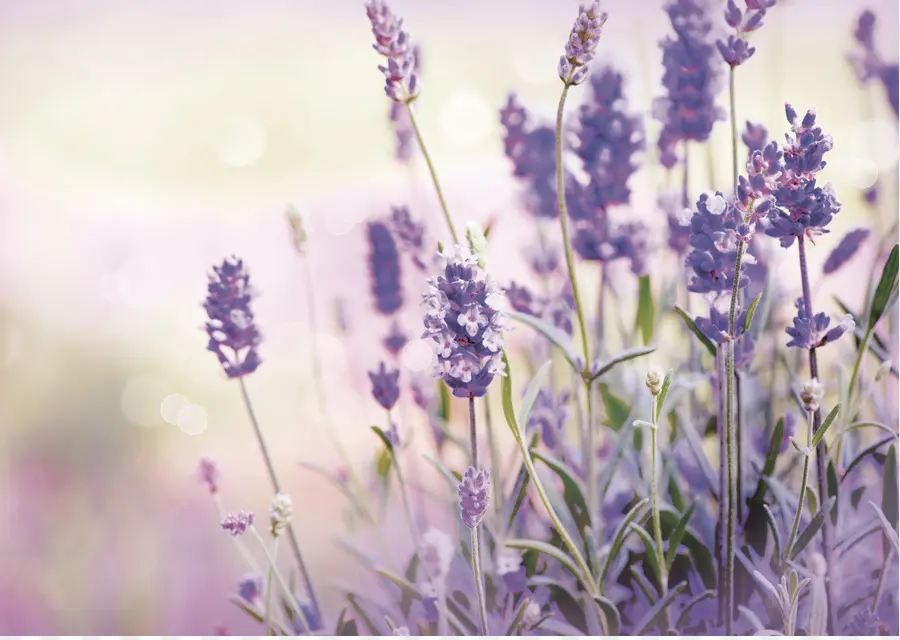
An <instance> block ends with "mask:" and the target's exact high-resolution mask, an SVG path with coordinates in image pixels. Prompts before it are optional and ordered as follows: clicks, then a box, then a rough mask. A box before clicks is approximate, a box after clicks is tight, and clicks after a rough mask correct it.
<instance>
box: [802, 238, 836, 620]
mask: <svg viewBox="0 0 900 640" xmlns="http://www.w3.org/2000/svg"><path fill="white" fill-rule="evenodd" d="M797 248H798V250H799V257H800V280H801V284H802V286H803V309H804V311H805V312H806V317H807V318H812V317H813V312H812V294H811V293H810V289H809V269H808V268H807V265H806V245H805V243H804V239H803V236H801V237H799V238H797ZM809 377H810V378H815V379H817V380H818V379H819V361H818V358H816V350H815V349H810V350H809ZM821 425H822V414H821V411H819V410H818V409H817V410H816V411H815V412H814V413H813V434H815V433H817V432H818V431H819V427H820V426H821ZM827 455H828V451H827V449H826V448H825V439H824V438H822V439H821V440H820V441H819V444H818V446H817V448H816V476H817V480H818V490H819V501H820V502H821V503H822V504H824V503H825V500H827V497H828V476H827V475H826V471H827V470H826V467H825V465H826V464H827V460H828V458H827ZM833 544H834V526H833V525H832V523H831V515H830V514H829V515H828V516H826V518H825V524H824V526H823V527H822V555H824V556H825V564H826V574H825V596H826V597H827V598H828V633H834V630H835V629H837V628H838V626H837V619H836V615H837V611H836V607H835V606H834V598H833V597H832V585H831V582H830V580H829V579H828V574H829V573H831V570H832V567H833V566H834V553H833V549H832V545H833Z"/></svg>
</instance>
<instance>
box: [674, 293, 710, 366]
mask: <svg viewBox="0 0 900 640" xmlns="http://www.w3.org/2000/svg"><path fill="white" fill-rule="evenodd" d="M675 313H677V314H678V315H680V316H681V319H682V320H684V323H685V324H686V325H687V328H688V329H690V330H691V333H693V334H694V335H695V336H697V339H698V340H699V341H700V344H702V345H703V346H704V347H706V350H707V351H709V355H711V356H712V357H714V358H715V357H716V347H715V345H713V343H712V340H710V339H709V338H707V337H706V336H705V335H704V333H703V332H702V331H700V328H699V327H698V326H697V325H696V324H695V323H694V320H693V319H692V318H691V316H689V315H688V313H687V311H685V310H684V309H682V308H681V307H679V306H678V305H677V304H676V305H675Z"/></svg>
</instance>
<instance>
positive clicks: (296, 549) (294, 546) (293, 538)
mask: <svg viewBox="0 0 900 640" xmlns="http://www.w3.org/2000/svg"><path fill="white" fill-rule="evenodd" d="M238 381H239V382H240V383H241V394H242V395H243V397H244V405H245V406H246V407H247V414H248V415H249V416H250V423H251V424H252V425H253V431H254V432H255V433H256V440H257V442H258V443H259V450H260V452H261V453H262V457H263V460H264V461H265V463H266V469H268V472H269V479H270V480H271V481H272V488H273V489H274V490H275V493H276V494H277V493H281V484H280V483H279V482H278V476H277V475H276V474H275V467H274V466H273V465H272V458H271V457H270V456H269V450H268V449H267V448H266V441H265V440H264V439H263V435H262V430H261V429H260V428H259V422H258V421H257V419H256V414H255V413H254V411H253V404H252V403H251V402H250V395H249V394H248V393H247V385H246V384H245V383H244V378H238ZM287 531H288V540H289V542H290V544H291V550H292V551H293V553H294V557H295V558H296V560H297V565H298V566H299V567H300V574H301V576H302V577H303V583H304V585H305V586H306V593H307V595H308V596H309V601H310V604H311V605H312V608H313V611H314V612H315V614H316V617H317V618H318V619H319V620H322V610H321V609H320V608H319V600H318V598H317V597H316V592H315V590H314V589H313V585H312V580H311V579H310V577H309V571H307V569H306V563H305V562H304V561H303V554H302V553H301V552H300V543H299V542H297V534H296V533H295V532H294V527H293V526H292V525H290V524H289V525H288V527H287Z"/></svg>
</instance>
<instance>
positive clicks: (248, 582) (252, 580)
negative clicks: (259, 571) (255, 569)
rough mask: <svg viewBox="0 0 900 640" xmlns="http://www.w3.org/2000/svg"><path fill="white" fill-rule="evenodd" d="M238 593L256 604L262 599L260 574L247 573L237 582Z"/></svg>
mask: <svg viewBox="0 0 900 640" xmlns="http://www.w3.org/2000/svg"><path fill="white" fill-rule="evenodd" d="M237 591H238V595H239V596H240V597H241V598H243V599H244V600H246V601H247V602H249V603H250V604H256V603H258V602H260V601H261V600H262V595H263V579H262V576H258V575H255V574H248V575H246V576H244V577H243V578H242V579H241V581H240V582H239V583H238V589H237Z"/></svg>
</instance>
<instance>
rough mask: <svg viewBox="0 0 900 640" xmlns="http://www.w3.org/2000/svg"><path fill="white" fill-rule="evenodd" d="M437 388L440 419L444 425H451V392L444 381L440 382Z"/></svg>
mask: <svg viewBox="0 0 900 640" xmlns="http://www.w3.org/2000/svg"><path fill="white" fill-rule="evenodd" d="M437 386H438V398H440V407H439V412H438V417H440V419H441V420H443V421H444V424H450V407H451V406H452V405H451V403H450V391H449V389H447V385H446V384H444V381H443V380H438V381H437Z"/></svg>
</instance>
